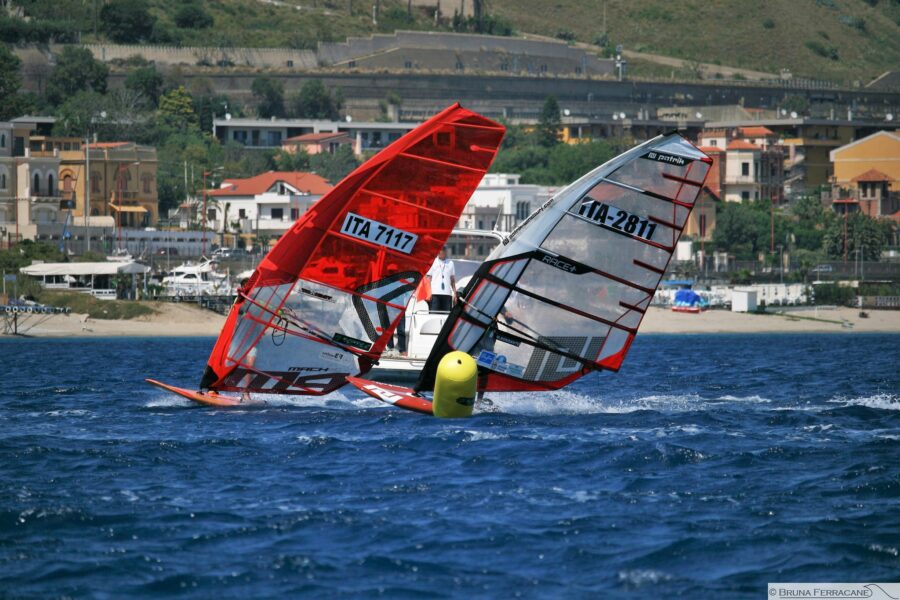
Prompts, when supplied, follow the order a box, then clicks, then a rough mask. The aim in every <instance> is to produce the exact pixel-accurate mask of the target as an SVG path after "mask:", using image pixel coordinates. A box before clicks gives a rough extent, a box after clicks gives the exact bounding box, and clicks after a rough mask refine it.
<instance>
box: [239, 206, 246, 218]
mask: <svg viewBox="0 0 900 600" xmlns="http://www.w3.org/2000/svg"><path fill="white" fill-rule="evenodd" d="M246 218H247V209H246V208H239V209H238V219H246Z"/></svg>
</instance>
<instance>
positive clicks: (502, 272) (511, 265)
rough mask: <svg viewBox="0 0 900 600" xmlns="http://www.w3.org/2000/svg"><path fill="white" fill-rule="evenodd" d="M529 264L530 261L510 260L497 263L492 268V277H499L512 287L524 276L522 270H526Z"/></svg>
mask: <svg viewBox="0 0 900 600" xmlns="http://www.w3.org/2000/svg"><path fill="white" fill-rule="evenodd" d="M527 264H528V259H527V258H525V259H521V260H510V261H504V262H500V263H497V264H496V265H494V266H493V267H491V271H490V272H491V275H493V276H494V277H497V278H498V279H502V280H503V281H505V282H507V283H509V284H510V285H512V284H514V283H515V282H516V280H517V279H518V278H519V276H520V275H521V274H522V270H523V269H524V268H525V265H527Z"/></svg>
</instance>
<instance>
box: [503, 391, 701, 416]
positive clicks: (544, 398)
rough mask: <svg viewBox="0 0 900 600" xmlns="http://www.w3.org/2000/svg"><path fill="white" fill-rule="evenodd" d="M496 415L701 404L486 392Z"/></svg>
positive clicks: (680, 398) (696, 403)
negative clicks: (499, 413) (497, 413)
mask: <svg viewBox="0 0 900 600" xmlns="http://www.w3.org/2000/svg"><path fill="white" fill-rule="evenodd" d="M488 397H489V398H490V399H491V401H492V402H493V403H494V406H495V408H496V411H497V412H502V413H507V414H524V415H578V414H602V413H609V414H622V413H631V412H635V411H639V410H655V411H660V412H685V411H690V410H698V409H699V408H701V407H702V405H703V403H704V401H703V399H702V398H700V396H698V395H696V394H688V395H668V394H665V395H652V396H642V397H637V398H620V399H609V398H597V397H591V396H588V395H585V394H580V393H578V392H573V391H570V390H553V391H547V392H519V393H512V392H508V393H496V392H493V393H491V392H488Z"/></svg>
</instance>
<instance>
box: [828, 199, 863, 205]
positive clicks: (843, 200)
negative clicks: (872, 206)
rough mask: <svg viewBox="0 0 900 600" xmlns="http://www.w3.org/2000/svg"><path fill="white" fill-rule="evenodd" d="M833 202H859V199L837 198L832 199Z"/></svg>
mask: <svg viewBox="0 0 900 600" xmlns="http://www.w3.org/2000/svg"><path fill="white" fill-rule="evenodd" d="M831 203H832V204H859V200H857V199H856V198H838V199H837V200H832V201H831Z"/></svg>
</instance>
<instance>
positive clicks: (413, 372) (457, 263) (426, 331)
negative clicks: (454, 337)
mask: <svg viewBox="0 0 900 600" xmlns="http://www.w3.org/2000/svg"><path fill="white" fill-rule="evenodd" d="M506 235H507V234H506V233H502V232H499V231H483V230H468V229H454V230H453V234H452V235H451V237H450V240H449V242H448V243H449V244H453V243H459V242H460V241H461V240H466V239H467V238H469V239H471V238H476V239H478V240H483V241H485V242H487V241H489V242H491V243H493V244H495V245H496V244H498V243H500V242H501V241H502V240H503V238H504V237H505V236H506ZM451 260H453V267H454V269H455V271H456V289H457V290H458V291H462V290H463V289H464V288H465V287H466V284H468V283H469V280H470V279H471V278H472V275H474V274H475V271H476V270H478V267H479V265H481V261H480V260H467V259H451ZM449 314H450V313H449V312H430V311H429V310H428V304H427V303H425V302H417V301H416V299H415V298H413V300H412V301H411V302H410V303H409V306H408V307H407V308H406V317H405V318H406V321H405V325H406V328H405V331H406V337H407V352H406V354H404V355H401V354H400V353H399V352H397V351H396V350H387V351H385V353H384V354H382V355H381V358H380V359H379V360H378V363H377V364H376V365H375V366H374V367H372V370H371V371H370V372H369V373H370V375H371V377H372V379H376V380H378V381H388V382H410V381H415V380H416V379H417V378H418V377H419V373H420V372H421V370H422V367H424V366H425V359H427V358H428V355H429V354H431V349H432V348H433V347H434V344H435V342H436V341H437V338H438V334H439V333H440V332H441V328H442V327H443V326H444V321H446V320H447V315H449ZM394 338H395V339H398V334H397V333H395V334H394ZM398 342H399V340H398Z"/></svg>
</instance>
